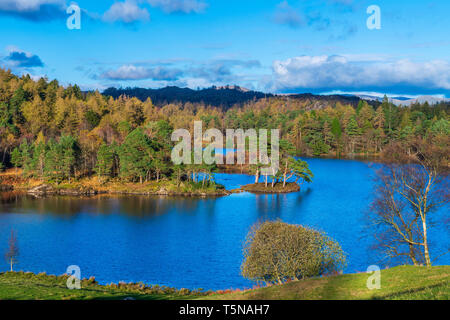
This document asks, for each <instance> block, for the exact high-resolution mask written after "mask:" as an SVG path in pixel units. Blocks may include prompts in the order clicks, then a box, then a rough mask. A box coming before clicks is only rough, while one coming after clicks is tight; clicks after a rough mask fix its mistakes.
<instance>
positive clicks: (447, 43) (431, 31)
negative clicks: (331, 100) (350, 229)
mask: <svg viewBox="0 0 450 320" xmlns="http://www.w3.org/2000/svg"><path fill="white" fill-rule="evenodd" d="M72 3H75V2H70V1H66V0H0V30H1V37H0V65H1V66H2V67H4V68H10V69H11V70H12V71H13V72H14V73H16V74H24V73H29V74H31V75H32V76H33V77H40V76H47V77H48V78H49V79H58V81H60V83H61V84H63V85H68V84H69V83H72V84H73V83H76V84H78V85H80V86H81V87H82V88H83V89H100V90H103V89H105V88H107V87H110V86H115V87H120V86H122V87H128V86H131V87H134V86H139V87H152V88H157V87H163V86H166V85H177V86H182V87H186V86H187V87H191V88H197V87H209V86H211V85H217V86H220V85H226V84H236V85H240V86H243V87H247V88H250V89H256V90H261V91H265V92H277V93H294V92H296V93H297V92H298V93H301V92H312V93H330V92H367V93H379V94H385V93H386V94H390V95H410V96H415V95H423V94H429V95H444V96H447V97H450V57H449V52H450V32H449V31H450V30H449V29H450V28H449V25H448V16H449V15H450V1H447V0H436V1H420V0H409V1H406V0H405V1H402V0H399V1H393V0H371V1H365V0H360V1H358V0H309V1H302V0H291V1H281V0H276V1H272V0H264V1H263V0H240V1H237V0H228V1H222V0H214V1H213V0H126V1H113V0H100V1H88V0H79V1H77V2H76V4H77V5H79V7H80V8H81V9H82V13H81V29H80V30H69V29H68V28H67V27H66V20H67V18H68V17H69V15H68V14H67V13H66V8H67V6H69V5H70V4H72ZM374 4H375V5H378V6H379V8H380V9H381V29H379V30H369V29H368V28H367V25H366V21H367V19H368V18H369V16H370V15H369V14H367V12H366V10H367V8H368V7H369V6H370V5H374Z"/></svg>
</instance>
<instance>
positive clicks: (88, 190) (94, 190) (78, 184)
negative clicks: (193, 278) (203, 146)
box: [0, 170, 300, 198]
mask: <svg viewBox="0 0 450 320" xmlns="http://www.w3.org/2000/svg"><path fill="white" fill-rule="evenodd" d="M221 173H226V172H223V171H221ZM243 174H246V173H243ZM2 177H3V181H2V183H0V192H11V191H17V192H20V193H24V194H28V195H32V196H38V197H45V196H73V197H92V196H97V195H130V196H131V195H136V196H168V197H186V198H189V197H200V198H207V197H213V198H217V197H224V196H229V195H232V194H236V193H242V192H249V193H253V194H285V193H292V192H298V191H300V186H298V185H297V184H295V183H288V184H287V186H286V188H280V186H281V184H280V183H277V184H276V185H275V187H274V188H272V187H271V184H270V183H269V184H268V186H267V188H265V187H263V185H264V183H262V184H259V185H258V187H257V188H255V184H248V185H244V186H241V187H240V188H238V189H234V190H227V189H225V187H224V186H223V185H220V184H215V185H212V186H205V187H199V186H198V185H197V186H195V185H194V184H192V183H190V182H186V181H184V182H181V183H180V184H179V185H177V183H176V182H174V181H171V180H161V181H159V182H156V181H149V182H145V183H142V184H139V183H132V182H122V181H106V182H102V181H101V180H99V179H97V178H96V177H90V178H82V179H80V180H76V181H72V182H70V183H69V182H62V183H59V184H56V183H52V182H48V181H41V180H38V179H33V178H24V177H22V176H21V175H20V173H19V172H16V171H14V172H12V170H10V171H7V172H5V173H3V175H2Z"/></svg>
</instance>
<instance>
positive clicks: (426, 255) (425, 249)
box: [422, 219, 431, 267]
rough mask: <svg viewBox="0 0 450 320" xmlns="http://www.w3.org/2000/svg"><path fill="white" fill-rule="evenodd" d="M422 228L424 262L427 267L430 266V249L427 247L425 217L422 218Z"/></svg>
mask: <svg viewBox="0 0 450 320" xmlns="http://www.w3.org/2000/svg"><path fill="white" fill-rule="evenodd" d="M422 228H423V251H424V255H425V262H426V264H427V267H431V259H430V251H429V249H428V235H427V222H426V221H425V219H423V220H422Z"/></svg>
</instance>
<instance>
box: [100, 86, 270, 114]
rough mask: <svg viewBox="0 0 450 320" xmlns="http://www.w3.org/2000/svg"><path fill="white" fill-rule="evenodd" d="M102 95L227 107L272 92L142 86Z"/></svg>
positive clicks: (113, 89)
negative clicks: (148, 87)
mask: <svg viewBox="0 0 450 320" xmlns="http://www.w3.org/2000/svg"><path fill="white" fill-rule="evenodd" d="M103 94H104V95H107V96H112V97H113V98H117V97H119V96H121V95H126V96H129V97H136V98H138V99H139V100H142V101H145V100H147V98H150V99H152V101H153V103H154V104H155V105H157V106H162V105H165V104H169V103H177V102H181V103H186V102H191V103H204V104H206V105H211V106H216V107H222V108H224V109H228V108H230V107H232V106H233V105H236V104H238V105H242V104H244V103H246V102H249V101H252V100H255V99H256V100H258V99H261V98H264V97H272V96H273V95H272V94H265V93H262V92H257V91H251V90H248V89H244V88H241V87H237V86H225V87H212V88H208V89H201V90H192V89H189V88H179V87H165V88H161V89H144V88H125V89H122V88H121V89H116V88H108V89H106V90H105V91H104V92H103Z"/></svg>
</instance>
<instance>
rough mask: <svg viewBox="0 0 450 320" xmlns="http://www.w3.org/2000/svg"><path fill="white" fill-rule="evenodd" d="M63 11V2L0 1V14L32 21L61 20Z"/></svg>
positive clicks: (51, 0) (64, 7)
mask: <svg viewBox="0 0 450 320" xmlns="http://www.w3.org/2000/svg"><path fill="white" fill-rule="evenodd" d="M65 9H66V1H65V0H0V14H4V15H10V16H15V17H19V18H23V19H27V20H32V21H45V20H51V19H56V18H61V17H63V16H64V14H65Z"/></svg>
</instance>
